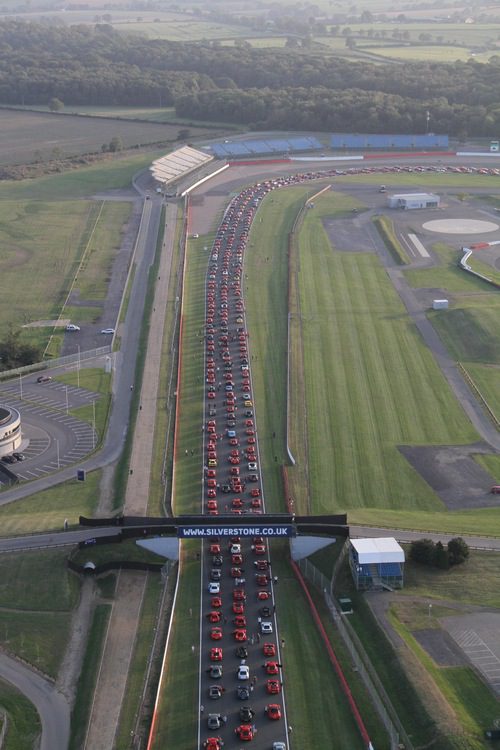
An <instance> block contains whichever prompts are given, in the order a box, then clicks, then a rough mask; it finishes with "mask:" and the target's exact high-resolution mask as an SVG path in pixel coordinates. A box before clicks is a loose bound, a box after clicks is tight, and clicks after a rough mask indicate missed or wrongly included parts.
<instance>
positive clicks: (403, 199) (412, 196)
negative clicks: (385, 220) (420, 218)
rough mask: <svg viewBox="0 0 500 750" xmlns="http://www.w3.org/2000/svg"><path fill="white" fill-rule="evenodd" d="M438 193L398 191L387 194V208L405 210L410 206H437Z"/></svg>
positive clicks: (438, 200) (410, 207)
mask: <svg viewBox="0 0 500 750" xmlns="http://www.w3.org/2000/svg"><path fill="white" fill-rule="evenodd" d="M439 202H440V199H439V195H435V194H434V193H400V194H398V195H389V197H388V198H387V205H388V206H389V208H402V209H404V210H405V211H407V210H409V209H412V208H439Z"/></svg>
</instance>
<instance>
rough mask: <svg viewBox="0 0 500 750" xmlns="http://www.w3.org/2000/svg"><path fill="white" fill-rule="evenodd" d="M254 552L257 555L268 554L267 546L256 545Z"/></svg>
mask: <svg viewBox="0 0 500 750" xmlns="http://www.w3.org/2000/svg"><path fill="white" fill-rule="evenodd" d="M253 551H254V552H255V554H256V555H265V554H266V545H265V544H254V547H253Z"/></svg>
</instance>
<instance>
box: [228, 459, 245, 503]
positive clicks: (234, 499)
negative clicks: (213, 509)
mask: <svg viewBox="0 0 500 750" xmlns="http://www.w3.org/2000/svg"><path fill="white" fill-rule="evenodd" d="M238 461H239V459H238ZM231 507H232V508H243V500H242V499H241V498H240V497H235V498H233V500H232V501H231Z"/></svg>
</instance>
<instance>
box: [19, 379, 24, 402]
mask: <svg viewBox="0 0 500 750" xmlns="http://www.w3.org/2000/svg"><path fill="white" fill-rule="evenodd" d="M19 397H20V399H21V401H22V400H23V377H22V375H21V373H19Z"/></svg>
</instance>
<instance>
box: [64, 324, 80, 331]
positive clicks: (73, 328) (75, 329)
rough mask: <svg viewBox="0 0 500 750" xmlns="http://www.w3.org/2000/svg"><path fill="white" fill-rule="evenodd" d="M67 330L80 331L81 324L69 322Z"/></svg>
mask: <svg viewBox="0 0 500 750" xmlns="http://www.w3.org/2000/svg"><path fill="white" fill-rule="evenodd" d="M66 330H67V331H79V330H80V326H76V325H75V324H74V323H68V325H67V326H66Z"/></svg>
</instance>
